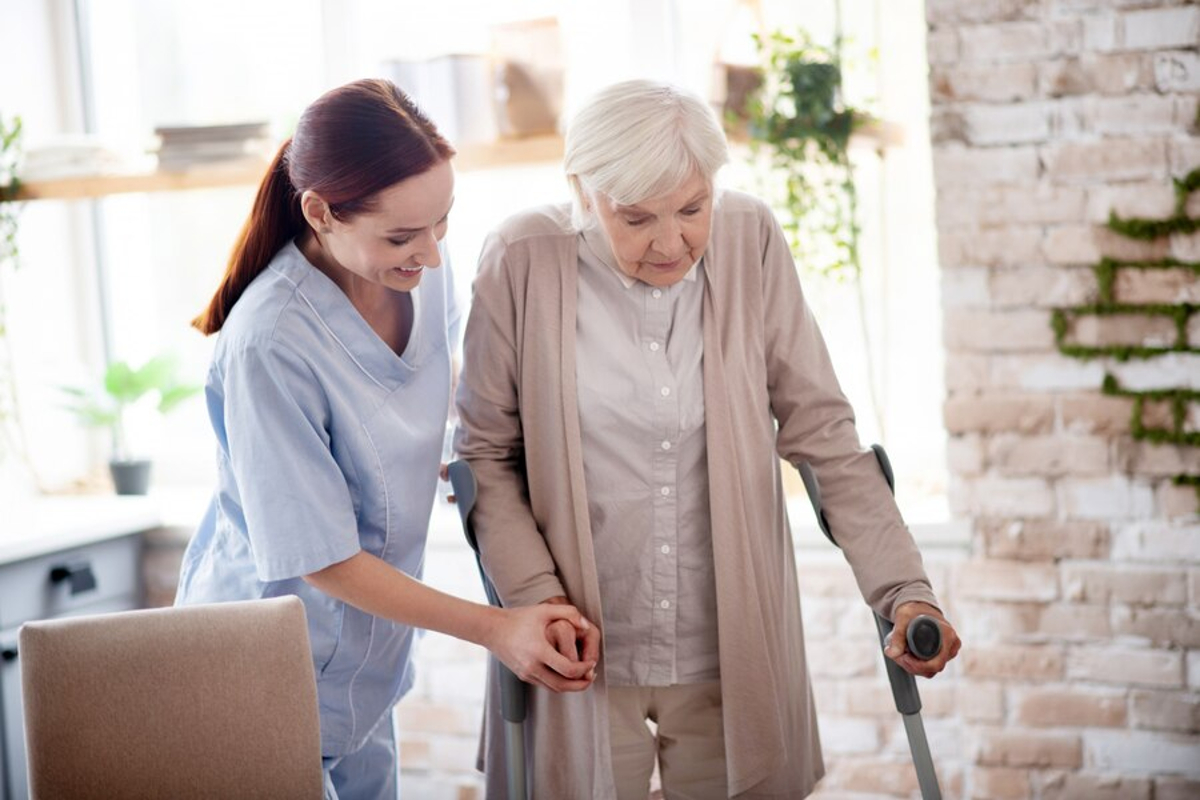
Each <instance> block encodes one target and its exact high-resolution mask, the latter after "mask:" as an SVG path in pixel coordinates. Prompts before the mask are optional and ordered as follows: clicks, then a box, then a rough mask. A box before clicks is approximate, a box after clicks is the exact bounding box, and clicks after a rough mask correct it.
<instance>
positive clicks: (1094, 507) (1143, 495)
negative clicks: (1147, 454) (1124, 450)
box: [1058, 477, 1154, 520]
mask: <svg viewBox="0 0 1200 800" xmlns="http://www.w3.org/2000/svg"><path fill="white" fill-rule="evenodd" d="M1058 486H1059V499H1060V502H1061V504H1062V510H1063V513H1065V514H1066V516H1067V517H1068V518H1070V519H1102V520H1114V519H1128V520H1136V519H1145V518H1147V517H1149V516H1150V515H1151V514H1153V513H1154V493H1153V490H1152V489H1151V488H1150V487H1149V486H1147V485H1144V484H1141V483H1133V482H1131V481H1129V480H1127V479H1125V478H1122V477H1112V478H1068V479H1064V480H1060V481H1059V484H1058Z"/></svg>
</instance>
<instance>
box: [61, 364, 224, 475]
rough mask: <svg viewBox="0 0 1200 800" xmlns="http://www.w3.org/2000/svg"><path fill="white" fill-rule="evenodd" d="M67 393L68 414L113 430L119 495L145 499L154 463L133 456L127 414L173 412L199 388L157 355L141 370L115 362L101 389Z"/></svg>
mask: <svg viewBox="0 0 1200 800" xmlns="http://www.w3.org/2000/svg"><path fill="white" fill-rule="evenodd" d="M62 391H63V392H64V393H65V394H66V395H67V397H68V402H67V404H66V407H67V409H68V410H69V411H71V412H72V413H74V414H75V416H76V417H78V419H79V421H80V422H81V423H83V424H84V425H86V426H88V427H93V428H108V429H109V430H110V431H111V433H112V441H113V450H112V458H111V460H110V461H109V470H110V471H111V473H112V479H113V486H114V487H115V488H116V491H117V494H145V493H146V490H147V489H148V488H149V485H150V461H149V459H146V458H136V457H134V455H133V453H132V452H131V450H130V448H129V439H128V435H127V431H126V422H127V417H128V415H129V414H130V413H131V412H132V410H133V408H134V405H135V404H143V405H144V404H145V403H147V402H148V401H152V402H153V403H154V405H153V408H155V409H156V410H157V411H158V412H159V413H161V414H166V413H169V412H171V411H172V410H174V409H175V408H177V407H178V406H179V404H180V403H182V402H183V401H184V400H187V399H188V398H189V397H191V396H192V395H194V394H196V393H197V392H199V391H200V387H199V386H197V385H195V384H189V383H184V382H182V381H180V380H179V378H178V376H177V365H176V363H175V359H174V358H173V357H171V356H169V355H158V356H155V357H154V358H152V359H150V360H149V361H147V362H146V363H145V364H143V365H141V366H140V367H137V368H135V367H132V366H130V364H128V363H127V362H125V361H114V362H113V363H112V364H110V365H109V366H108V369H106V370H105V371H104V376H103V380H102V382H101V384H100V386H90V387H78V386H64V387H62Z"/></svg>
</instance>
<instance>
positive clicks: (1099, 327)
mask: <svg viewBox="0 0 1200 800" xmlns="http://www.w3.org/2000/svg"><path fill="white" fill-rule="evenodd" d="M1177 338H1178V332H1177V330H1176V327H1175V320H1174V319H1172V318H1170V317H1164V316H1157V315H1155V316H1151V315H1148V314H1105V315H1083V316H1078V317H1075V318H1073V319H1072V320H1071V323H1070V326H1069V329H1068V331H1067V336H1066V343H1067V344H1078V345H1083V346H1084V347H1111V346H1118V345H1128V346H1134V347H1137V346H1141V347H1171V346H1172V345H1174V344H1175V340H1176V339H1177Z"/></svg>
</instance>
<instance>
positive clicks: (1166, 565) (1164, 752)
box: [926, 0, 1200, 800]
mask: <svg viewBox="0 0 1200 800" xmlns="http://www.w3.org/2000/svg"><path fill="white" fill-rule="evenodd" d="M926 14H927V19H928V23H929V42H928V43H929V58H930V92H931V97H932V136H933V146H934V165H935V169H934V171H935V180H936V185H937V192H938V209H937V220H938V234H939V242H940V245H939V250H940V261H941V265H942V272H943V276H944V277H943V293H942V304H943V309H944V331H945V346H946V363H947V368H946V378H947V392H948V396H947V399H946V405H945V424H946V427H947V429H948V431H949V432H950V435H951V439H950V444H949V452H948V458H949V465H950V470H951V474H952V487H951V503H952V508H953V510H954V512H955V514H956V515H959V516H963V517H966V518H969V519H970V520H971V522H972V529H973V534H972V545H973V546H972V556H971V558H970V559H969V560H968V561H967V562H965V563H962V564H957V565H952V566H951V567H950V574H949V576H948V581H949V588H950V593H949V595H948V599H949V604H950V606H951V609H952V612H953V614H954V615H955V619H956V620H957V622H958V623H959V624H960V626H961V627H962V629H963V632H964V639H965V640H966V642H967V644H966V648H965V649H964V651H963V654H962V657H961V664H960V665H959V667H958V670H957V671H956V673H957V674H956V677H955V676H952V680H951V681H950V683H954V684H956V687H955V690H954V693H953V694H954V698H955V702H956V706H955V708H954V709H953V711H952V714H953V718H954V723H953V726H954V727H956V728H957V729H958V731H959V732H960V734H961V741H962V749H961V753H960V754H959V755H960V756H961V761H959V762H957V763H947V765H946V768H947V769H948V770H949V771H950V772H951V773H952V774H957V776H958V777H957V779H958V780H960V781H961V784H960V786H958V787H955V788H957V789H958V790H959V791H961V792H962V794H963V795H964V796H967V797H972V798H976V797H977V798H1010V797H1011V798H1016V797H1042V798H1067V797H1071V798H1118V797H1119V798H1142V799H1144V800H1150V799H1151V798H1154V799H1155V800H1162V798H1175V797H1180V798H1182V797H1197V796H1200V737H1198V736H1197V733H1198V730H1200V524H1198V522H1197V516H1196V508H1197V494H1196V491H1195V489H1194V488H1192V487H1188V486H1176V485H1174V484H1173V483H1172V481H1171V478H1172V476H1173V475H1176V474H1180V473H1184V474H1192V475H1194V474H1196V473H1198V472H1200V451H1198V449H1197V448H1194V447H1186V446H1177V445H1170V444H1150V443H1146V442H1140V441H1136V440H1135V439H1134V437H1133V435H1132V433H1133V432H1132V430H1131V420H1132V418H1133V409H1134V403H1135V399H1134V398H1132V397H1128V396H1111V395H1108V394H1104V393H1102V391H1101V385H1102V382H1103V381H1104V378H1105V375H1112V376H1114V377H1115V378H1116V379H1117V380H1118V381H1119V383H1120V385H1121V386H1137V387H1142V388H1164V389H1170V388H1175V387H1185V388H1190V389H1196V388H1200V387H1198V386H1197V384H1200V356H1197V355H1196V354H1195V353H1188V352H1177V353H1172V354H1169V355H1166V356H1163V357H1159V358H1150V359H1131V360H1128V361H1125V362H1121V361H1118V360H1116V359H1113V358H1106V357H1099V358H1092V359H1087V360H1083V359H1077V358H1071V357H1068V356H1067V355H1064V354H1063V353H1062V352H1060V350H1059V348H1058V346H1057V345H1056V341H1055V337H1054V333H1053V329H1052V325H1051V321H1052V315H1053V313H1054V309H1056V308H1072V307H1079V306H1087V305H1089V304H1094V303H1096V302H1098V301H1099V300H1100V299H1101V297H1100V295H1101V286H1100V285H1099V283H1098V280H1097V272H1096V270H1095V266H1096V264H1097V263H1098V262H1100V260H1101V259H1102V258H1105V257H1107V258H1110V259H1118V260H1122V261H1132V262H1139V261H1153V260H1160V259H1165V258H1175V259H1179V260H1182V261H1187V262H1194V261H1196V260H1198V259H1200V235H1198V234H1190V235H1186V236H1184V235H1176V236H1172V237H1164V238H1162V239H1160V240H1155V241H1149V242H1144V241H1134V240H1130V239H1128V238H1125V237H1122V236H1120V235H1118V234H1116V233H1114V232H1113V231H1111V230H1109V229H1108V228H1107V227H1105V222H1106V221H1107V219H1108V217H1109V214H1110V212H1111V211H1115V212H1116V213H1117V214H1119V215H1121V216H1126V217H1129V216H1133V217H1149V218H1158V219H1161V218H1164V217H1168V216H1170V215H1171V214H1172V213H1173V204H1174V194H1173V191H1172V183H1171V178H1172V177H1182V176H1183V175H1185V174H1186V173H1187V172H1189V171H1190V170H1192V169H1194V168H1196V167H1198V166H1200V139H1198V138H1197V99H1198V96H1200V53H1198V52H1197V43H1198V42H1200V7H1198V6H1197V5H1196V4H1195V3H1185V2H1137V0H1108V2H1103V1H1101V0H1041V1H1040V2H1035V1H1034V0H1025V1H1022V0H927V2H926ZM1198 201H1200V197H1195V196H1194V197H1193V198H1192V201H1191V202H1190V203H1189V205H1188V208H1187V211H1188V213H1189V215H1191V216H1196V215H1200V202H1198ZM1112 291H1113V292H1114V293H1115V294H1116V299H1117V300H1119V301H1120V302H1122V303H1131V304H1137V303H1176V304H1178V303H1184V302H1191V303H1193V304H1194V303H1195V302H1196V297H1197V293H1198V291H1200V286H1198V283H1197V280H1196V273H1195V272H1194V271H1193V270H1191V269H1162V270H1143V269H1130V270H1123V271H1120V272H1119V273H1118V275H1117V280H1116V281H1115V285H1114V286H1113V290H1112ZM1172 336H1173V330H1172V328H1171V326H1169V325H1164V324H1163V320H1162V319H1161V318H1154V317H1150V316H1145V315H1141V314H1136V313H1134V314H1129V315H1114V316H1106V317H1083V318H1080V319H1077V320H1075V321H1074V324H1073V325H1072V328H1071V330H1070V332H1069V342H1071V343H1074V344H1078V345H1083V346H1091V347H1103V346H1107V345H1114V344H1130V345H1139V346H1146V347H1154V346H1161V345H1163V343H1164V342H1169V341H1170V339H1171V338H1172ZM1192 346H1193V347H1194V346H1195V344H1194V341H1193V345H1192ZM1155 413H1157V414H1158V416H1159V417H1162V416H1169V412H1164V410H1163V409H1162V408H1159V409H1154V408H1152V407H1149V406H1148V407H1147V408H1146V409H1143V417H1145V415H1146V414H1150V415H1151V416H1153V415H1154V414H1155ZM1189 414H1193V415H1194V409H1192V410H1190V411H1189ZM1186 424H1190V425H1192V426H1193V427H1192V430H1195V427H1194V426H1195V424H1196V423H1195V420H1194V419H1193V420H1192V421H1191V422H1190V423H1185V425H1186ZM950 755H951V756H953V755H954V754H950ZM956 770H958V772H957V773H955V771H956Z"/></svg>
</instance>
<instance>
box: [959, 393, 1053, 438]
mask: <svg viewBox="0 0 1200 800" xmlns="http://www.w3.org/2000/svg"><path fill="white" fill-rule="evenodd" d="M945 421H946V428H947V430H949V431H950V433H952V434H953V433H976V432H977V433H996V432H1000V431H1016V432H1019V433H1044V432H1048V431H1050V430H1051V428H1052V426H1053V424H1054V401H1053V400H1052V399H1051V398H1047V397H1039V396H1037V395H1028V394H1013V395H998V394H988V395H986V396H969V395H956V396H954V397H951V398H949V399H948V400H947V401H946V405H945Z"/></svg>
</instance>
